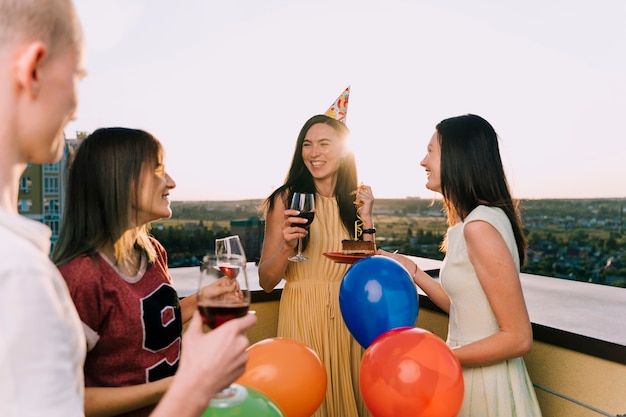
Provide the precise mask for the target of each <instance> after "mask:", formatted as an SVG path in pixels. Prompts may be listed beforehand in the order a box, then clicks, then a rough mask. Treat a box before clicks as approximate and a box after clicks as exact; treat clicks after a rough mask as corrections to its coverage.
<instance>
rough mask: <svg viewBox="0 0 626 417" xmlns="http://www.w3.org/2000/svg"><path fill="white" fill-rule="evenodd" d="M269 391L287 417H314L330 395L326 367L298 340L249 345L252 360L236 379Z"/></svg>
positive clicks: (279, 339)
mask: <svg viewBox="0 0 626 417" xmlns="http://www.w3.org/2000/svg"><path fill="white" fill-rule="evenodd" d="M235 382H236V383H238V384H242V385H245V386H248V387H252V388H254V389H257V390H259V391H261V392H262V393H263V394H265V395H267V396H268V397H269V398H270V399H271V400H272V401H273V402H274V403H275V404H276V405H277V406H278V407H280V409H281V410H282V412H283V413H285V416H286V417H310V416H311V415H312V414H313V413H314V412H315V411H316V410H317V409H318V408H319V406H320V405H321V404H322V401H323V400H324V396H325V395H326V385H327V376H326V368H325V367H324V364H323V363H322V361H321V360H320V358H319V356H317V353H315V351H314V350H313V349H311V348H310V347H308V346H307V345H305V344H304V343H302V342H299V341H297V340H293V339H288V338H284V337H274V338H270V339H264V340H261V341H260V342H257V343H255V344H253V345H252V346H250V347H249V348H248V363H247V364H246V370H245V371H244V373H243V375H241V376H240V377H239V379H237V380H236V381H235Z"/></svg>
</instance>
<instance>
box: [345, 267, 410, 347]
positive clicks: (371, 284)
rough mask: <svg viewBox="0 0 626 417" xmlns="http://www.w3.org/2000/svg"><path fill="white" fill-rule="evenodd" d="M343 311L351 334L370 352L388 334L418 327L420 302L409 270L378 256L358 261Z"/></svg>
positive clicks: (350, 276)
mask: <svg viewBox="0 0 626 417" xmlns="http://www.w3.org/2000/svg"><path fill="white" fill-rule="evenodd" d="M339 307H340V308H341V315H342V316H343V320H344V321H345V322H346V326H347V327H348V330H350V333H352V336H354V338H355V339H356V341H357V342H359V344H360V345H361V346H363V347H364V348H366V349H367V347H368V346H369V345H370V344H371V343H372V342H373V341H374V339H376V338H377V337H378V336H380V335H381V334H383V333H385V332H386V331H388V330H392V329H395V328H398V327H406V326H411V327H413V326H415V321H416V320H417V313H418V310H419V299H418V297H417V289H416V288H415V284H414V283H413V280H412V279H411V276H410V275H409V273H408V272H407V270H406V269H404V267H403V266H402V265H401V264H400V263H399V262H397V261H395V260H393V259H391V258H389V257H386V256H381V255H376V256H370V257H367V258H363V259H361V260H358V261H357V262H355V263H354V264H352V266H350V268H349V269H348V270H347V271H346V273H345V275H344V276H343V280H342V282H341V287H340V289H339Z"/></svg>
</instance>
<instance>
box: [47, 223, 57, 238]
mask: <svg viewBox="0 0 626 417" xmlns="http://www.w3.org/2000/svg"><path fill="white" fill-rule="evenodd" d="M46 226H48V227H49V228H50V230H52V236H58V235H59V221H58V220H46Z"/></svg>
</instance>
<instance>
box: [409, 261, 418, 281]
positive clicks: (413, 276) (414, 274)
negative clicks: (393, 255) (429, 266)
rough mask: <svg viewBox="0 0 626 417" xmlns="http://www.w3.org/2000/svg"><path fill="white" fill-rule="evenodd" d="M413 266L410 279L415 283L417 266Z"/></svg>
mask: <svg viewBox="0 0 626 417" xmlns="http://www.w3.org/2000/svg"><path fill="white" fill-rule="evenodd" d="M413 265H415V269H414V270H413V274H412V275H411V279H413V282H415V277H416V276H417V273H418V272H419V270H420V269H419V267H418V266H417V264H413Z"/></svg>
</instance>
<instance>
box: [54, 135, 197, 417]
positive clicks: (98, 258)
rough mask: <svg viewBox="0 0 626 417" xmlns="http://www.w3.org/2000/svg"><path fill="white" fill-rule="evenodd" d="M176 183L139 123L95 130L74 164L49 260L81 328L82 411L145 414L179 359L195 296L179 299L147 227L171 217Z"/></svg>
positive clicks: (156, 143) (158, 147)
mask: <svg viewBox="0 0 626 417" xmlns="http://www.w3.org/2000/svg"><path fill="white" fill-rule="evenodd" d="M175 186H176V184H175V183H174V181H173V180H172V178H171V177H170V176H169V175H168V174H167V173H166V172H165V166H164V164H163V149H162V146H161V144H160V143H159V141H158V140H157V139H156V138H154V137H153V136H152V135H150V134H149V133H147V132H144V131H141V130H133V129H125V128H107V129H99V130H96V131H95V132H94V133H93V134H91V135H90V136H89V137H87V138H86V139H85V140H84V141H83V142H82V143H81V144H80V146H79V148H78V150H77V151H76V155H75V156H74V160H73V162H72V164H71V166H70V171H69V177H68V188H67V201H66V210H65V213H64V219H63V227H62V230H61V233H60V236H59V240H58V242H57V244H56V246H55V248H54V251H53V255H52V259H53V261H54V262H55V263H56V264H57V265H58V266H59V269H60V271H61V274H62V275H63V277H64V278H65V281H66V282H67V285H68V287H69V290H70V293H71V295H72V299H73V300H74V303H75V305H76V308H77V310H78V313H79V315H80V318H81V320H82V322H83V327H84V330H85V334H86V336H87V358H86V361H85V367H84V371H85V386H86V389H85V414H86V415H87V416H89V415H98V416H116V415H123V416H147V415H149V414H150V412H151V411H152V409H153V408H154V406H155V404H156V403H157V402H158V401H159V399H160V398H161V397H162V396H163V394H164V393H165V391H166V390H167V388H168V387H169V385H170V382H171V380H172V378H171V377H172V376H173V375H174V373H175V372H176V369H177V367H178V363H179V358H180V352H181V333H182V326H183V323H185V322H187V321H188V320H189V319H190V318H191V317H192V315H193V312H194V311H195V309H196V299H195V295H192V296H189V297H185V298H184V299H183V300H179V298H178V295H177V293H176V291H175V289H174V287H173V286H172V282H171V278H170V275H169V273H168V269H167V254H166V252H165V249H164V248H163V246H161V244H159V242H158V241H156V240H155V239H154V238H153V237H151V236H150V235H149V234H148V227H149V223H150V222H151V221H153V220H157V219H160V218H168V217H170V216H171V214H172V212H171V209H170V202H169V192H170V190H171V189H172V188H174V187H175Z"/></svg>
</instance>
